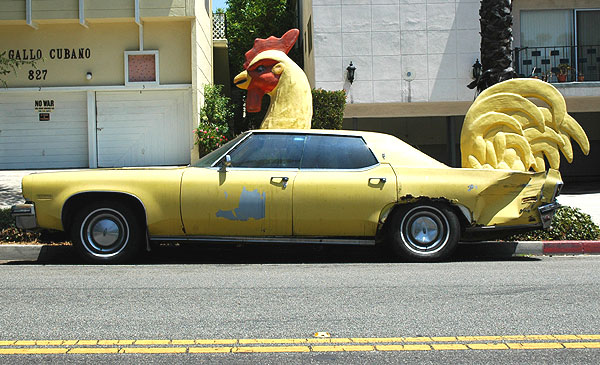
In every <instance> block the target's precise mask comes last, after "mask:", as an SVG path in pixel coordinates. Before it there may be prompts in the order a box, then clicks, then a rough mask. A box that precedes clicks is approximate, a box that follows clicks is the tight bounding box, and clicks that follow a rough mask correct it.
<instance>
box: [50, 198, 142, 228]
mask: <svg viewBox="0 0 600 365" xmlns="http://www.w3.org/2000/svg"><path fill="white" fill-rule="evenodd" d="M95 201H118V202H121V203H124V204H126V205H127V206H129V207H130V208H132V209H134V210H135V213H136V215H138V216H139V217H143V222H144V224H146V209H145V208H144V205H143V204H142V202H141V201H140V200H139V199H138V198H137V197H135V196H133V195H129V194H125V193H112V192H90V193H80V194H77V195H73V196H72V197H70V198H69V199H67V201H66V202H65V205H64V206H63V210H62V217H61V218H62V222H63V229H64V230H65V232H70V230H71V224H72V222H73V215H74V214H75V212H77V211H78V210H79V209H81V208H82V207H83V206H85V205H86V204H89V203H91V202H95Z"/></svg>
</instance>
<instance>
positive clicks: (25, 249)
mask: <svg viewBox="0 0 600 365" xmlns="http://www.w3.org/2000/svg"><path fill="white" fill-rule="evenodd" d="M459 250H461V251H462V252H464V253H467V254H469V255H475V256H485V257H492V258H493V257H512V256H519V255H533V256H544V255H546V256H551V255H594V254H596V255H598V254H600V241H518V242H497V241H488V242H465V243H461V244H460V245H459ZM76 255H77V253H76V252H75V249H74V248H73V246H51V245H0V261H23V262H39V263H44V262H71V261H72V260H73V259H75V262H79V259H78V257H77V256H76Z"/></svg>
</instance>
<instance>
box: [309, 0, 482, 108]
mask: <svg viewBox="0 0 600 365" xmlns="http://www.w3.org/2000/svg"><path fill="white" fill-rule="evenodd" d="M312 10H313V24H314V47H315V56H314V57H315V86H316V87H318V88H319V87H320V88H323V89H329V90H340V89H345V90H346V91H347V92H348V102H349V103H397V102H407V101H408V96H409V83H408V82H406V81H404V80H403V75H404V73H405V72H407V71H411V72H413V73H416V78H415V80H414V81H412V82H411V83H410V87H411V90H410V91H411V92H410V94H411V100H412V101H413V102H417V101H421V102H423V101H470V100H473V96H474V91H473V90H470V89H468V88H467V87H466V85H467V84H469V83H470V82H471V81H472V79H471V77H470V75H471V66H472V65H473V63H474V62H475V59H477V58H478V57H479V47H480V36H479V0H313V9H312ZM350 61H352V62H353V64H354V65H355V66H356V75H355V81H354V83H353V84H352V85H350V83H349V82H348V81H347V80H346V67H348V65H349V63H350Z"/></svg>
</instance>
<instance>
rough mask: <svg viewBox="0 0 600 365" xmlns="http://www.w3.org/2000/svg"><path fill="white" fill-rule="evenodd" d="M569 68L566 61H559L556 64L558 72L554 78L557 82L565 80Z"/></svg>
mask: <svg viewBox="0 0 600 365" xmlns="http://www.w3.org/2000/svg"><path fill="white" fill-rule="evenodd" d="M570 70H571V66H569V64H568V63H561V64H559V65H558V74H556V78H557V79H558V82H565V81H567V74H568V72H569V71H570Z"/></svg>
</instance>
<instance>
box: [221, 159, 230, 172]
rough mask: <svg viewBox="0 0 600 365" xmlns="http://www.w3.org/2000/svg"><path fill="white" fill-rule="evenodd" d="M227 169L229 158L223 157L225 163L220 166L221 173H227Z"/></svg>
mask: <svg viewBox="0 0 600 365" xmlns="http://www.w3.org/2000/svg"><path fill="white" fill-rule="evenodd" d="M228 167H231V156H229V155H225V161H224V162H223V165H221V172H227V168H228Z"/></svg>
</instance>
